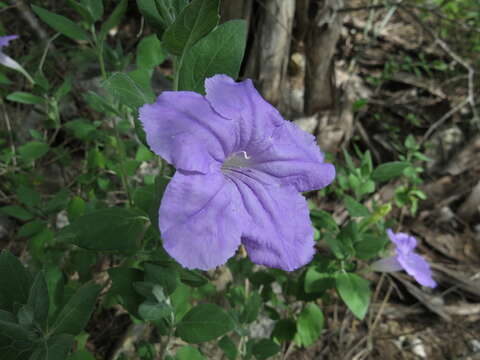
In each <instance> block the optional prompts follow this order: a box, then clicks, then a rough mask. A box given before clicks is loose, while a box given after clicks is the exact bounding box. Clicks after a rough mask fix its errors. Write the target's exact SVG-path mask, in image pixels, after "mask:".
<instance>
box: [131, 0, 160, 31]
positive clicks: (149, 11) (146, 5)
mask: <svg viewBox="0 0 480 360" xmlns="http://www.w3.org/2000/svg"><path fill="white" fill-rule="evenodd" d="M137 6H138V10H139V11H140V13H141V14H142V16H143V17H144V18H145V20H146V21H147V23H148V24H149V25H150V26H151V27H152V28H153V29H155V31H156V32H157V33H162V32H163V30H164V29H165V27H166V26H167V25H166V24H165V20H164V19H163V17H162V15H160V13H159V12H158V9H157V5H156V4H155V0H137Z"/></svg>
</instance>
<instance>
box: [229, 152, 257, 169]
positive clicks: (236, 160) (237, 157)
mask: <svg viewBox="0 0 480 360" xmlns="http://www.w3.org/2000/svg"><path fill="white" fill-rule="evenodd" d="M250 160H251V157H250V156H248V154H247V152H246V151H238V152H236V153H233V154H232V155H230V156H229V157H227V158H226V159H225V161H224V162H223V164H222V170H223V171H225V170H234V169H236V168H244V167H248V166H249V164H250Z"/></svg>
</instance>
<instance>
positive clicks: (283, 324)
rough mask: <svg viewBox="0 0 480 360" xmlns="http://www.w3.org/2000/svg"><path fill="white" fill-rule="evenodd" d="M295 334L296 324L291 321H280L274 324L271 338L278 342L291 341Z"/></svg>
mask: <svg viewBox="0 0 480 360" xmlns="http://www.w3.org/2000/svg"><path fill="white" fill-rule="evenodd" d="M296 333H297V323H296V322H295V321H293V320H292V319H281V320H279V321H277V322H276V323H275V327H274V328H273V331H272V338H273V339H276V340H277V341H279V342H287V341H291V340H292V339H293V338H294V337H295V334H296Z"/></svg>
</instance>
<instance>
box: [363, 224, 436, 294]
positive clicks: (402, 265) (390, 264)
mask: <svg viewBox="0 0 480 360" xmlns="http://www.w3.org/2000/svg"><path fill="white" fill-rule="evenodd" d="M387 234H388V237H389V238H390V240H391V241H392V242H393V243H394V244H395V246H396V255H395V256H392V257H390V258H386V259H381V260H378V261H376V262H375V263H374V264H373V265H372V268H373V270H376V271H400V270H405V271H406V272H407V273H408V274H409V275H410V276H413V277H414V278H415V280H416V281H417V282H418V283H419V284H420V285H423V286H428V287H432V288H433V287H435V286H437V283H436V282H435V281H434V280H433V278H432V271H431V270H430V266H429V265H428V262H427V261H425V259H424V258H423V257H421V256H420V255H418V254H417V253H415V251H414V250H415V248H416V247H417V240H416V239H415V238H414V237H413V236H410V235H408V234H405V233H396V234H395V233H394V232H393V231H392V230H391V229H388V230H387Z"/></svg>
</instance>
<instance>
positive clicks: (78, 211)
mask: <svg viewBox="0 0 480 360" xmlns="http://www.w3.org/2000/svg"><path fill="white" fill-rule="evenodd" d="M86 208H87V205H86V203H85V200H83V199H82V198H81V197H79V196H74V197H73V198H72V200H70V202H69V203H68V208H67V213H68V219H69V220H70V222H73V221H74V220H75V219H77V218H79V217H80V216H82V215H83V214H85V209H86Z"/></svg>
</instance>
